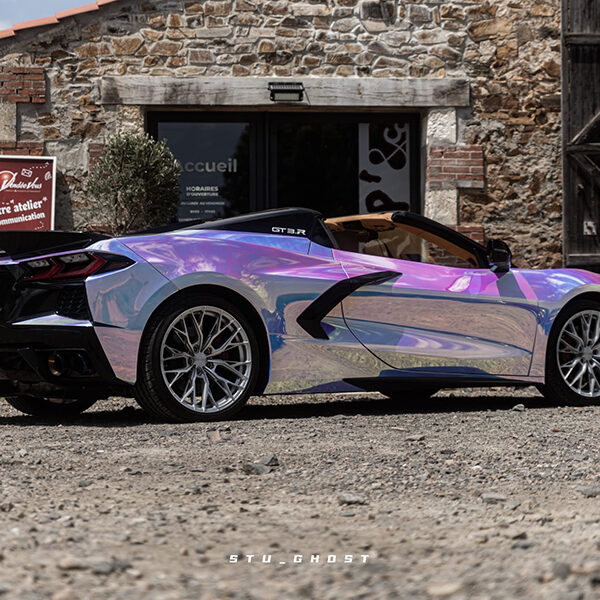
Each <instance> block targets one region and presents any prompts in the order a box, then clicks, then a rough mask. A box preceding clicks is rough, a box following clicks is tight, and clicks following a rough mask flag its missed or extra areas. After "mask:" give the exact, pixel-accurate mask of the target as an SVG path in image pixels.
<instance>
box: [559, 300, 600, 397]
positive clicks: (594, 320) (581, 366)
mask: <svg viewBox="0 0 600 600" xmlns="http://www.w3.org/2000/svg"><path fill="white" fill-rule="evenodd" d="M556 361H557V364H558V368H559V370H560V374H561V375H562V378H563V380H564V382H565V383H566V384H567V385H568V386H569V387H570V388H571V389H572V390H573V391H574V392H575V393H576V394H579V395H580V396H585V397H587V398H597V397H599V396H600V311H597V310H584V311H581V312H578V313H576V314H574V315H573V316H572V317H571V318H570V319H569V320H568V321H567V322H566V323H565V324H564V325H563V328H562V329H561V331H560V334H559V336H558V343H557V346H556Z"/></svg>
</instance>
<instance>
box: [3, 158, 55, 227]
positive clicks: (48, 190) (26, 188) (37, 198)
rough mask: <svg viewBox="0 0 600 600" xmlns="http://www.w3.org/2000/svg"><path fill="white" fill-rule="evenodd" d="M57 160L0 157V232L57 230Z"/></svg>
mask: <svg viewBox="0 0 600 600" xmlns="http://www.w3.org/2000/svg"><path fill="white" fill-rule="evenodd" d="M55 190H56V159H55V158H52V157H37V156H35V157H34V156H0V231H9V230H12V231H14V230H29V231H41V230H45V229H54V201H55Z"/></svg>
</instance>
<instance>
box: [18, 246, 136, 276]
mask: <svg viewBox="0 0 600 600" xmlns="http://www.w3.org/2000/svg"><path fill="white" fill-rule="evenodd" d="M132 264H133V261H132V260H131V259H129V258H127V257H126V256H120V255H118V254H109V253H107V252H77V253H75V254H62V255H61V256H52V257H50V258H38V259H36V260H28V261H25V262H23V263H21V265H23V266H24V267H25V270H26V272H27V274H26V275H25V277H23V279H24V280H25V281H45V280H54V279H85V278H86V277H89V276H90V275H99V274H100V273H108V272H110V271H118V270H119V269H124V268H126V267H128V266H129V265H132Z"/></svg>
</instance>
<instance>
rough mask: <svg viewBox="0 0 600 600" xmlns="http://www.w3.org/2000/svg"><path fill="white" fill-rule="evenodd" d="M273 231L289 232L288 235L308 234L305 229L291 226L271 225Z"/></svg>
mask: <svg viewBox="0 0 600 600" xmlns="http://www.w3.org/2000/svg"><path fill="white" fill-rule="evenodd" d="M271 231H272V232H273V233H287V234H288V235H306V230H305V229H293V228H290V227H271Z"/></svg>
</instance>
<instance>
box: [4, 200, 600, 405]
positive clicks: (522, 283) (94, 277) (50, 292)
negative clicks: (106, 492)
mask: <svg viewBox="0 0 600 600" xmlns="http://www.w3.org/2000/svg"><path fill="white" fill-rule="evenodd" d="M353 218H354V219H355V221H351V219H352V218H351V217H345V218H343V219H340V220H333V222H332V224H329V225H328V224H327V223H324V222H323V220H322V218H321V217H320V215H318V214H317V213H314V212H313V211H308V210H303V209H288V210H287V212H286V211H285V210H281V211H270V212H269V213H268V214H267V213H265V215H263V216H262V217H261V216H260V215H259V217H255V216H252V218H251V219H249V220H247V221H246V220H244V218H243V217H240V218H237V219H233V220H230V221H228V220H224V221H217V222H215V223H214V224H211V223H206V224H204V225H201V226H188V227H185V226H184V225H180V226H174V227H173V229H172V230H171V231H160V232H147V233H142V234H136V235H129V236H123V237H120V238H108V237H105V236H100V237H98V238H93V239H88V237H89V236H88V237H86V236H85V234H69V236H70V237H68V238H67V237H65V238H64V239H63V238H52V237H51V236H49V237H44V238H43V239H42V238H38V237H36V238H33V237H32V238H31V240H32V244H33V245H38V246H40V245H41V246H40V247H39V248H38V251H36V248H32V249H31V250H27V249H26V248H24V245H23V244H24V242H23V240H22V239H20V240H19V242H18V244H17V242H16V241H15V240H16V238H14V237H10V236H4V234H0V247H1V248H3V249H4V250H5V252H6V255H5V258H4V260H2V261H0V270H1V271H2V273H1V275H2V278H3V281H4V282H5V290H6V292H5V296H6V297H5V299H4V302H3V306H2V307H1V310H0V391H2V390H1V388H2V385H4V386H5V388H7V389H8V388H9V387H10V386H11V385H12V386H16V387H18V388H19V389H24V388H26V387H27V386H29V387H30V388H31V389H34V388H35V386H39V385H42V387H43V389H45V390H47V389H51V390H53V392H55V393H58V391H60V389H61V388H62V389H70V390H74V389H75V388H76V387H77V386H79V387H81V386H82V385H83V386H84V387H85V386H87V387H88V388H89V389H90V390H94V393H97V394H98V395H99V397H100V396H103V391H102V389H103V386H104V388H105V389H106V390H107V391H106V394H108V390H114V389H115V388H116V389H118V391H119V392H120V393H127V391H128V389H129V390H132V389H133V387H134V386H135V384H136V382H137V381H138V378H139V376H140V374H139V356H140V348H141V345H142V344H143V340H144V336H145V335H146V334H147V332H148V326H149V323H150V321H151V319H152V317H153V315H154V314H156V311H157V310H158V309H159V308H160V307H162V306H164V305H165V303H166V302H169V301H170V300H171V299H173V298H175V297H178V295H180V294H186V293H188V294H193V293H200V292H202V291H203V290H204V291H206V290H211V292H212V293H214V294H216V295H222V296H223V297H224V298H227V299H229V300H230V301H231V302H233V303H234V304H237V305H238V306H240V307H241V308H242V309H243V310H244V311H253V312H254V313H255V314H256V315H257V317H258V320H259V321H258V322H260V328H259V329H260V331H257V332H256V333H257V335H259V336H264V338H265V341H266V345H265V348H267V349H268V356H264V357H261V358H262V360H264V362H265V363H266V365H267V368H268V373H267V376H266V378H265V381H264V385H263V387H262V388H261V389H256V390H254V393H257V394H260V393H266V394H271V393H273V394H274V393H284V392H285V393H292V392H305V391H315V392H318V391H324V392H325V391H328V392H335V391H347V390H358V389H377V385H378V384H377V382H378V381H385V382H393V383H394V384H397V385H399V386H406V385H412V384H419V385H428V386H431V387H435V388H438V387H447V386H449V385H452V386H455V387H458V386H461V385H479V384H481V385H493V384H498V385H502V384H514V385H518V384H522V385H529V384H542V383H544V379H545V369H546V357H547V343H548V338H549V335H550V332H551V330H552V325H553V323H554V321H555V319H556V318H557V315H559V314H560V312H561V310H563V308H564V307H565V306H566V305H567V304H568V303H569V302H571V301H572V300H573V299H574V298H577V297H587V296H590V295H591V296H594V295H597V297H599V298H600V276H599V275H597V274H594V273H590V272H587V271H581V270H572V269H551V270H529V269H518V268H510V269H506V270H498V269H495V267H494V265H493V264H487V262H486V260H487V259H486V258H485V249H483V248H482V247H479V246H478V245H477V244H475V243H474V242H470V241H465V240H466V238H465V239H464V240H463V239H462V238H461V239H459V238H457V237H456V236H458V234H455V233H453V232H451V231H450V230H446V228H444V227H443V226H439V225H435V224H431V223H429V224H428V223H426V221H428V220H425V219H423V218H422V217H418V218H417V217H414V218H413V217H411V216H410V215H404V216H401V219H403V220H404V221H406V222H408V223H409V225H410V227H411V228H412V229H411V231H417V229H418V228H417V225H418V224H419V223H421V222H422V223H425V224H424V225H423V227H425V231H429V232H430V234H427V235H425V237H424V238H423V239H424V240H426V241H427V242H428V243H429V242H430V241H431V239H434V237H435V236H437V237H439V238H444V236H445V235H447V236H448V239H449V240H450V241H451V244H450V246H449V247H454V246H455V245H456V246H457V247H459V246H461V244H462V245H464V247H465V248H467V250H466V251H465V252H467V254H469V253H471V254H472V256H473V257H475V258H474V259H472V260H471V259H470V260H471V262H472V263H477V264H469V265H467V266H456V265H454V264H428V263H426V262H420V261H416V260H414V259H413V260H409V259H407V258H405V257H403V255H399V256H398V257H394V256H389V255H388V256H385V255H378V254H372V253H371V254H369V253H368V252H362V253H361V252H354V251H350V250H348V249H342V248H341V247H340V246H339V245H338V244H337V243H336V238H335V237H334V235H332V232H335V231H336V230H337V231H346V232H348V231H350V229H351V228H350V225H349V224H353V223H355V222H362V221H365V220H368V219H370V218H375V217H372V216H369V215H359V216H356V217H353ZM377 218H378V219H379V220H380V221H381V222H383V220H384V219H388V220H390V222H391V221H392V220H393V219H395V218H396V217H394V216H392V217H390V216H389V215H383V216H378V217H377ZM399 218H400V217H399ZM299 219H300V220H302V219H303V221H302V223H308V225H303V226H298V225H294V226H291V224H295V223H296V221H297V220H299ZM410 219H413V220H414V223H413V221H410ZM415 219H417V220H415ZM419 219H420V220H419ZM313 221H314V223H315V225H314V227H315V228H317V227H321V229H322V230H318V231H317V233H314V231H316V229H315V230H312V231H313V233H312V234H311V233H310V231H311V230H310V227H312V226H313V225H311V224H312V222H313ZM404 221H403V222H404ZM272 223H275V224H276V225H275V226H271V224H272ZM375 225H376V226H374V228H373V230H374V231H375V230H378V228H379V229H381V227H383V225H381V223H379V224H377V223H376V224H375ZM352 226H353V227H355V225H352ZM434 227H438V228H439V231H438V230H437V229H434ZM345 228H346V229H345ZM427 228H429V229H427ZM446 231H447V233H446ZM307 232H308V233H307ZM431 232H433V233H431ZM57 235H58V236H60V235H61V234H59V233H57ZM77 235H81V236H83V237H81V247H80V248H77V240H78V239H79V238H77ZM411 235H412V234H411ZM3 236H4V237H3ZM428 236H429V237H428ZM432 236H433V237H432ZM452 236H454V237H452ZM367 237H368V236H367ZM365 239H367V238H366V237H365ZM436 239H437V238H436ZM40 240H41V241H40ZM48 240H54V241H53V245H52V247H53V248H54V251H50V252H47V250H48V248H49V247H50V246H48V243H49V242H48ZM34 242H35V243H34ZM61 242H64V244H66V245H68V246H69V247H68V249H67V248H66V247H65V248H61ZM361 243H362V242H361ZM369 243H371V241H370V240H368V241H367V242H365V244H369ZM468 244H473V248H472V249H471V248H470V247H469V246H468ZM11 248H12V250H11ZM382 252H383V251H382ZM384 253H388V254H391V252H388V251H387V250H386V251H385V252H384ZM471 254H469V256H470V255H471ZM458 255H459V256H463V255H464V253H461V252H458ZM407 256H409V254H407ZM86 260H87V263H86V262H85V261H86ZM78 261H79V262H81V264H82V265H83V266H82V267H79V266H77V265H78V264H79V262H78ZM74 265H75V266H74ZM92 267H93V269H92ZM94 269H95V270H94ZM65 290H66V291H65ZM591 296H590V297H591ZM65 298H66V300H65ZM57 356H58V357H59V358H60V360H62V361H63V362H64V365H63V363H60V361H59V360H58V358H56V357H57ZM15 357H16V358H15ZM61 357H62V358H61ZM17 359H18V360H17ZM53 361H54V362H53ZM48 365H50V366H48ZM52 365H54V366H52ZM57 365H58V366H57ZM65 365H66V366H65ZM59 367H60V368H59ZM61 369H62V370H61ZM78 369H79V370H78Z"/></svg>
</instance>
